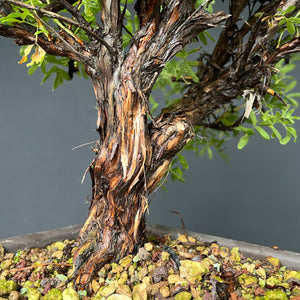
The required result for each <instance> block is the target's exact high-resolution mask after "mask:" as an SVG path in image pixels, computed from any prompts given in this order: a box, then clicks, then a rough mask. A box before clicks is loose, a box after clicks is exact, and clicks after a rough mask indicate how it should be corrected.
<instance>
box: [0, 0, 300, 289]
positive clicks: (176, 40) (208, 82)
mask: <svg viewBox="0 0 300 300" xmlns="http://www.w3.org/2000/svg"><path fill="white" fill-rule="evenodd" d="M202 2H203V1H198V0H197V1H196V0H185V1H183V0H168V1H166V0H137V1H133V0H99V1H98V0H91V1H88V0H79V1H76V0H75V1H74V0H70V1H67V0H53V1H51V0H28V1H19V0H0V13H1V15H0V16H1V17H0V34H1V35H2V36H5V37H9V38H13V39H15V42H16V43H17V44H18V45H19V46H21V54H22V58H21V60H20V62H19V63H25V62H26V61H28V60H29V61H28V62H27V66H28V67H29V74H32V73H33V72H34V71H35V70H36V69H38V68H40V69H41V70H42V72H43V73H44V74H45V76H44V78H43V81H45V80H47V79H48V78H49V77H50V76H51V75H52V74H53V75H54V76H55V77H54V83H53V87H54V89H55V88H56V87H58V86H59V85H60V84H62V83H63V81H64V80H70V79H71V78H72V77H73V76H74V75H75V74H77V75H79V76H83V77H86V78H89V79H90V80H91V81H92V84H93V87H94V92H95V97H96V105H97V122H96V129H97V131H98V133H99V140H98V141H97V142H96V143H95V145H93V147H92V150H93V151H94V152H95V157H94V160H93V161H92V162H91V164H90V165H89V167H88V171H89V173H90V177H91V181H92V200H91V204H90V207H89V214H88V218H87V220H86V222H85V224H84V225H83V227H82V229H81V231H80V233H79V238H78V240H79V244H80V245H79V248H78V250H77V251H76V253H75V256H74V274H73V279H74V280H75V285H76V287H77V288H87V287H88V284H89V283H90V282H91V280H92V278H93V275H94V274H95V273H96V272H97V271H98V270H99V269H100V268H101V267H102V266H103V265H104V264H105V263H107V262H109V261H111V260H118V259H120V258H122V257H124V256H126V255H128V254H129V253H133V252H134V251H135V250H136V249H137V247H138V246H139V245H140V244H141V243H142V241H143V240H144V237H145V213H146V211H147V209H148V205H149V203H148V201H147V197H148V195H149V194H151V193H152V192H153V191H154V190H155V189H156V188H158V187H159V186H160V185H161V183H162V182H163V180H164V178H165V177H166V176H167V175H168V173H170V174H171V176H172V178H175V179H179V180H182V168H183V169H184V168H186V167H187V163H186V160H185V158H184V157H183V156H182V154H180V151H181V150H182V149H183V148H184V147H185V148H186V149H189V150H193V151H197V152H199V153H200V154H202V153H204V152H205V151H207V153H208V155H209V156H211V153H212V152H211V151H212V150H211V148H212V147H214V148H215V149H216V150H217V151H218V152H219V153H220V155H221V156H224V154H223V153H222V144H223V142H224V141H225V139H226V138H227V137H235V136H237V137H239V142H238V148H240V149H241V148H243V147H244V146H245V145H246V144H247V142H248V140H249V137H250V136H251V135H253V134H254V133H255V132H257V133H258V134H260V135H261V136H262V138H264V139H266V140H269V139H270V138H277V139H278V140H279V142H280V143H281V144H286V143H288V142H289V141H290V140H291V139H292V138H293V139H294V141H296V137H297V136H296V132H295V129H294V128H293V123H294V120H295V119H297V117H295V116H293V112H294V107H296V106H297V102H296V100H295V97H297V96H299V95H297V94H296V93H289V92H290V91H291V90H292V88H293V87H294V86H295V81H294V80H292V78H290V77H289V76H287V72H288V71H290V70H291V69H292V68H293V67H294V64H293V63H292V61H293V59H297V56H295V54H296V53H297V52H300V37H299V24H300V16H299V14H300V13H299V7H300V3H299V1H296V0H275V1H261V0H252V1H246V0H242V1H240V0H239V1H236V0H231V1H229V6H228V13H224V12H222V11H219V12H212V4H211V2H212V1H205V3H202ZM214 27H220V31H221V32H220V34H219V37H218V40H217V41H216V42H215V45H214V49H213V51H212V52H211V53H210V54H208V53H205V51H204V50H203V49H202V48H201V46H200V48H197V47H199V44H200V45H201V44H206V43H207V39H212V37H211V35H210V34H209V33H208V32H207V31H206V30H208V29H210V28H214ZM189 44H193V47H192V48H188V47H187V45H189ZM30 55H31V57H30ZM172 58H173V59H172ZM298 58H299V56H298ZM154 89H160V90H161V91H162V92H163V95H164V98H165V100H166V107H165V108H163V109H162V110H161V112H160V113H158V114H157V115H154V111H155V108H156V107H157V102H156V100H155V99H154V97H153V96H152V95H151V92H152V91H153V90H154ZM277 125H280V129H278V126H277ZM199 137H200V138H199ZM180 166H181V167H180Z"/></svg>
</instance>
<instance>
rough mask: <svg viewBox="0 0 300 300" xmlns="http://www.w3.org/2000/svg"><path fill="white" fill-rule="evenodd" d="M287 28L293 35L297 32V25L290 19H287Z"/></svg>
mask: <svg viewBox="0 0 300 300" xmlns="http://www.w3.org/2000/svg"><path fill="white" fill-rule="evenodd" d="M286 28H287V31H288V32H289V34H291V35H293V34H294V33H295V32H296V28H295V25H294V24H293V23H292V22H290V21H289V20H286Z"/></svg>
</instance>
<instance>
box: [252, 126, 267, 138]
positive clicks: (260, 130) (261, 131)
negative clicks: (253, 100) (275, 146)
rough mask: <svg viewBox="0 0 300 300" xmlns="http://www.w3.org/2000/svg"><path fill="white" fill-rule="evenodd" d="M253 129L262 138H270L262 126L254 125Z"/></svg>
mask: <svg viewBox="0 0 300 300" xmlns="http://www.w3.org/2000/svg"><path fill="white" fill-rule="evenodd" d="M255 129H256V130H257V132H258V133H259V134H260V136H261V137H262V138H264V139H265V140H270V136H269V134H268V133H267V132H266V131H265V130H264V129H263V128H262V127H259V126H256V127H255Z"/></svg>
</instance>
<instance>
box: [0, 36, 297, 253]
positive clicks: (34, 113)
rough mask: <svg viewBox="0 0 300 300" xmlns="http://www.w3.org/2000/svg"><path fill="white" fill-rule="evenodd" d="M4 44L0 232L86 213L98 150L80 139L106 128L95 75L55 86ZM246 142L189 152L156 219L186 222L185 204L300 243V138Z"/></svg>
mask: <svg viewBox="0 0 300 300" xmlns="http://www.w3.org/2000/svg"><path fill="white" fill-rule="evenodd" d="M0 47H1V48H0V49H1V56H0V67H1V72H0V191H1V192H0V195H1V204H0V238H4V237H8V236H13V235H21V234H26V233H29V232H35V231H41V230H47V229H52V228H58V227H62V226H67V225H71V224H79V223H82V222H84V220H85V218H86V216H87V210H88V203H87V202H86V201H85V199H86V196H87V195H88V194H89V191H90V180H89V178H88V176H87V179H86V180H85V182H84V184H82V185H81V184H80V182H81V179H82V176H83V174H84V171H85V169H86V168H87V166H88V165H89V163H90V162H91V160H92V158H93V153H92V151H91V150H90V148H89V146H85V147H82V148H79V149H77V150H73V151H72V150H71V149H72V148H73V147H74V146H77V145H80V144H83V143H86V142H91V141H93V140H95V139H96V138H97V135H96V133H95V131H94V128H95V124H96V110H95V108H94V105H95V98H94V94H93V89H92V86H91V83H90V82H89V81H86V80H83V79H78V78H77V76H76V78H75V79H74V80H72V81H70V82H66V83H65V85H64V86H61V87H59V88H58V89H57V90H56V91H55V92H52V82H53V78H52V80H49V82H48V83H45V84H44V85H42V86H41V85H40V81H41V74H40V73H39V72H36V73H35V74H34V75H33V76H31V77H30V76H28V75H27V68H26V66H23V65H18V63H17V61H18V60H19V59H20V58H19V55H18V51H19V49H18V47H17V46H16V45H14V43H13V41H12V40H9V39H5V38H3V37H0ZM299 70H300V65H299V67H298V72H299ZM294 74H295V75H297V74H299V73H297V72H294ZM298 77H299V76H298ZM296 90H297V91H298V92H299V91H300V87H299V86H298V87H297V89H296ZM297 113H298V114H299V109H298V110H297ZM299 123H300V122H298V123H297V125H296V127H297V128H298V132H300V124H299ZM236 145H237V140H232V141H229V142H228V143H226V145H225V146H226V151H225V152H226V153H227V154H229V155H230V156H231V159H230V162H229V163H226V162H224V161H223V160H222V159H221V158H219V157H218V156H217V155H214V159H213V160H209V159H208V158H207V157H206V156H204V157H195V155H194V154H193V153H189V154H188V161H189V163H190V169H189V170H188V171H187V172H186V183H185V184H182V183H180V182H175V183H172V182H170V181H169V182H168V183H167V188H168V192H164V191H162V190H160V191H158V192H157V193H156V194H155V195H154V196H153V197H151V199H152V200H153V201H152V203H151V206H150V215H149V216H148V221H149V222H151V223H159V224H163V225H169V226H174V227H178V228H180V227H181V223H180V220H179V218H178V216H177V215H175V214H172V213H171V211H172V210H175V211H178V212H180V214H181V215H182V217H183V219H184V222H185V226H186V228H187V229H188V230H193V231H198V232H202V233H207V234H213V235H219V236H223V237H228V238H233V239H237V240H245V241H248V242H252V243H257V244H262V245H269V246H271V245H277V246H280V247H282V248H285V249H288V250H293V251H297V252H300V241H299V228H300V218H299V214H300V201H299V198H300V196H299V194H300V193H299V192H300V184H299V183H300V182H299V178H300V168H299V167H300V159H299V150H300V149H299V143H298V142H297V143H293V142H290V143H289V144H288V145H286V146H281V145H280V144H279V143H278V142H277V141H275V140H272V141H270V142H267V141H264V140H262V138H260V137H259V136H255V137H251V139H250V142H249V144H248V145H247V146H246V148H245V149H243V150H241V151H240V150H237V149H236Z"/></svg>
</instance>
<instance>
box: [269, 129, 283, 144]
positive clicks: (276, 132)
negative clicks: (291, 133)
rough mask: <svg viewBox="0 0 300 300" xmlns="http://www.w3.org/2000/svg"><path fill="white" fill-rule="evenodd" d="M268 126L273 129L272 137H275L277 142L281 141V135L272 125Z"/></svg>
mask: <svg viewBox="0 0 300 300" xmlns="http://www.w3.org/2000/svg"><path fill="white" fill-rule="evenodd" d="M270 128H271V129H272V130H273V133H272V137H277V139H278V140H279V142H281V141H282V137H281V134H280V133H279V131H278V130H277V129H276V128H275V127H274V126H270Z"/></svg>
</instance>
